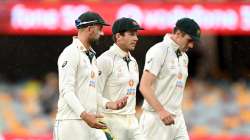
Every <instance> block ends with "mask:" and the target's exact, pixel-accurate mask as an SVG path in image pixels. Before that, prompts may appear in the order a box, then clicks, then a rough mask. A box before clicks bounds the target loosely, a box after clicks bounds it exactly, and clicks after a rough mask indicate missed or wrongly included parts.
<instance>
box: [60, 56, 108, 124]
mask: <svg viewBox="0 0 250 140" xmlns="http://www.w3.org/2000/svg"><path fill="white" fill-rule="evenodd" d="M65 53H66V54H64V55H62V56H60V58H59V59H58V72H59V90H60V94H61V95H60V96H61V97H62V98H63V99H64V100H65V102H66V103H67V104H68V106H69V107H70V108H71V109H72V110H73V111H74V112H75V113H76V114H77V116H79V117H81V118H82V119H83V120H84V121H85V122H86V123H87V124H88V125H89V126H90V127H93V128H106V126H105V125H104V124H100V123H99V122H98V121H97V118H98V117H101V116H96V115H94V114H90V113H87V112H86V111H85V108H84V107H83V106H82V104H81V103H80V101H79V99H78V98H77V97H76V95H75V83H76V79H75V75H76V71H77V65H78V62H79V60H78V58H77V56H78V55H77V54H75V53H74V52H65Z"/></svg>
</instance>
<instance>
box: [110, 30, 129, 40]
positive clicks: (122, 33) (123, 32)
mask: <svg viewBox="0 0 250 140" xmlns="http://www.w3.org/2000/svg"><path fill="white" fill-rule="evenodd" d="M125 32H126V31H122V32H119V33H116V34H120V35H122V36H124V34H125ZM116 34H113V35H112V39H113V41H114V42H116V41H117V39H116V37H115V35H116Z"/></svg>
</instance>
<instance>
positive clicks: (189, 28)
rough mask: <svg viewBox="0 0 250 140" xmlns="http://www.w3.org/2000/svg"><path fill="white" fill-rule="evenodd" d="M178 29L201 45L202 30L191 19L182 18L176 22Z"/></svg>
mask: <svg viewBox="0 0 250 140" xmlns="http://www.w3.org/2000/svg"><path fill="white" fill-rule="evenodd" d="M175 26H176V27H177V28H178V29H180V30H181V31H183V32H185V33H186V34H188V35H190V37H191V38H192V39H193V40H194V41H195V42H196V43H198V44H199V43H200V36H201V30H200V27H199V25H198V24H197V23H196V22H195V21H194V20H193V19H190V18H182V19H179V20H178V21H177V22H176V25H175Z"/></svg>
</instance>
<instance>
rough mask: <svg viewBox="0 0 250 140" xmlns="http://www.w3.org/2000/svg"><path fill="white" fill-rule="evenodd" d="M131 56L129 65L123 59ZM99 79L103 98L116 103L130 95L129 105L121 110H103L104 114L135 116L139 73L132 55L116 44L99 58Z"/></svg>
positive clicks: (98, 83) (99, 89)
mask: <svg viewBox="0 0 250 140" xmlns="http://www.w3.org/2000/svg"><path fill="white" fill-rule="evenodd" d="M125 56H129V58H130V59H131V61H130V62H129V63H128V65H127V62H126V61H125V60H123V58H124V57H125ZM97 67H98V69H99V77H98V82H97V88H98V91H99V93H102V94H103V97H105V98H107V99H109V100H111V101H115V100H118V99H121V98H122V97H124V96H126V95H128V101H127V105H126V106H125V107H124V108H122V109H120V110H103V112H104V113H116V114H134V113H135V105H136V87H137V85H138V82H139V71H138V64H137V62H136V60H135V59H134V58H133V57H132V56H131V54H130V53H126V52H124V51H122V50H121V49H120V48H119V47H118V46H117V45H116V44H113V46H111V48H110V49H109V50H107V51H106V52H104V53H103V54H102V55H101V56H99V57H98V58H97Z"/></svg>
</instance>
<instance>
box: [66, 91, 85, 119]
mask: <svg viewBox="0 0 250 140" xmlns="http://www.w3.org/2000/svg"><path fill="white" fill-rule="evenodd" d="M63 98H64V100H65V101H66V103H67V104H68V105H69V106H70V108H71V109H72V110H73V111H74V112H75V113H76V114H77V116H79V117H80V115H81V113H82V112H84V111H85V109H84V107H83V106H82V104H81V103H80V101H79V100H78V98H77V97H76V96H75V94H74V93H73V92H67V93H65V94H64V95H63Z"/></svg>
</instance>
